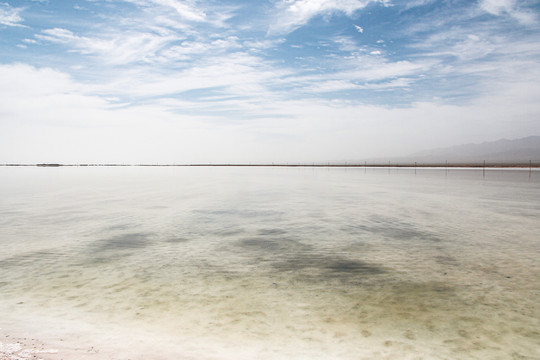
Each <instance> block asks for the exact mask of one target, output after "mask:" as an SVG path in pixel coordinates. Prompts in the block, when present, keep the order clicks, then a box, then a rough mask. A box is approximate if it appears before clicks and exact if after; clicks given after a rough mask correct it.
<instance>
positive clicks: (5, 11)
mask: <svg viewBox="0 0 540 360" xmlns="http://www.w3.org/2000/svg"><path fill="white" fill-rule="evenodd" d="M22 10H23V8H14V7H12V6H10V5H9V4H8V3H0V25H4V26H23V25H22V24H21V22H22V21H23V18H22V17H21V16H20V15H19V14H20V13H21V11H22Z"/></svg>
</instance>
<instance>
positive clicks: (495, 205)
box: [0, 167, 540, 359]
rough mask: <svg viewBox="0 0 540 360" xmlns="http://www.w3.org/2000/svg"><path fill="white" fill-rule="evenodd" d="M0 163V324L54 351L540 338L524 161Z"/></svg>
mask: <svg viewBox="0 0 540 360" xmlns="http://www.w3.org/2000/svg"><path fill="white" fill-rule="evenodd" d="M0 179H1V188H0V246H1V247H0V293H1V296H0V335H1V334H2V333H1V332H4V333H6V334H7V333H10V332H12V333H25V332H26V333H33V334H36V335H32V336H35V337H38V336H39V337H41V339H42V340H44V341H45V342H48V343H49V344H51V346H56V347H58V348H59V353H58V354H56V355H50V357H51V358H54V359H56V358H62V355H64V358H66V356H67V355H68V353H69V354H71V353H75V354H78V355H77V356H75V357H74V358H83V355H84V356H85V357H84V358H86V357H88V358H92V359H109V358H112V359H148V358H149V356H150V357H151V358H154V359H182V358H195V359H225V358H226V359H252V358H258V359H282V358H289V359H329V358H334V359H372V358H382V359H391V358H395V359H404V358H411V359H416V358H425V359H455V358H470V359H486V358H489V359H509V358H519V359H521V358H523V359H538V358H540V340H539V339H540V331H539V329H540V306H539V305H538V304H539V303H540V301H539V299H540V260H539V259H540V235H539V233H540V231H539V230H540V225H539V224H540V173H538V172H533V173H532V175H531V176H530V177H529V172H528V170H521V171H511V170H501V171H496V170H488V171H486V176H485V177H483V176H482V171H481V170H480V171H477V170H454V169H452V170H450V171H449V172H448V173H446V171H445V170H444V169H440V170H428V169H419V170H417V174H416V175H415V174H414V170H412V169H409V170H408V169H399V170H397V169H390V171H388V170H387V169H367V171H366V170H365V169H363V168H358V169H324V168H315V169H313V168H175V167H167V168H154V167H153V168H137V167H122V168H77V167H74V168H67V167H63V168H33V167H32V168H0ZM60 339H62V341H61V342H60ZM0 341H4V340H2V339H0ZM4 342H6V341H4ZM64 348H65V353H64V354H62V351H63V349H64ZM77 349H78V350H77ZM89 349H93V350H92V351H90V350H89ZM68 350H69V351H71V352H69V351H68ZM149 354H150V355H149ZM54 356H57V357H54Z"/></svg>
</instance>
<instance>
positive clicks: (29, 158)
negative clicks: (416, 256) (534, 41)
mask: <svg viewBox="0 0 540 360" xmlns="http://www.w3.org/2000/svg"><path fill="white" fill-rule="evenodd" d="M233 60H234V59H231V61H230V62H231V63H230V64H225V63H224V67H221V69H225V70H222V71H224V72H225V77H228V76H231V74H232V73H234V72H239V73H240V74H243V73H244V71H246V70H248V69H249V66H254V64H253V63H254V62H255V61H256V60H257V59H253V58H249V57H244V58H243V59H242V60H240V59H236V60H234V61H233ZM240 63H243V64H244V67H242V66H241V65H239V64H240ZM235 64H236V65H235ZM219 69H220V67H219V66H217V64H216V67H214V68H212V67H208V68H207V69H206V70H205V71H202V70H201V71H202V72H201V74H202V73H205V74H206V75H205V76H204V77H199V78H192V79H188V80H187V81H200V80H201V79H205V78H206V79H207V81H210V78H211V77H217V76H218V75H217V74H219ZM257 74H258V72H257V71H254V70H253V71H251V73H250V74H247V75H246V76H245V77H243V80H241V79H238V80H237V81H238V85H239V86H241V85H243V82H245V83H246V84H250V83H252V82H257V81H260V80H263V81H264V76H263V77H258V75H257ZM265 76H271V75H270V74H267V75H265ZM0 79H2V86H1V87H0V113H1V114H2V116H1V117H0V129H1V131H0V163H5V162H29V163H35V162H41V161H43V162H75V163H79V162H81V163H84V162H131V163H139V162H152V163H155V162H165V163H182V162H236V161H238V162H250V161H253V162H254V161H268V162H272V161H327V160H336V159H337V160H340V159H358V160H362V159H365V158H371V157H379V156H390V155H395V154H406V153H409V152H414V151H417V150H421V149H424V148H433V147H440V146H450V145H454V144H455V143H457V142H459V143H464V142H478V141H486V140H488V139H491V140H495V139H498V138H500V137H502V136H506V137H510V138H511V137H520V136H522V134H523V133H524V132H529V133H539V132H540V123H538V121H537V120H536V119H537V115H538V114H540V103H538V101H537V94H538V93H539V91H540V85H539V83H537V82H535V81H534V80H530V81H528V82H526V83H523V82H516V83H512V84H506V85H507V86H506V87H504V88H498V89H497V88H495V89H494V92H493V93H492V94H490V96H489V97H485V98H479V99H475V100H474V101H472V102H471V103H470V104H468V105H462V106H456V105H445V104H441V103H436V102H423V103H415V104H412V105H411V106H409V107H403V108H389V107H383V106H373V105H372V106H369V105H359V104H358V103H357V102H350V101H343V100H341V101H325V100H320V99H313V100H309V99H303V100H288V99H283V98H282V99H277V98H272V97H266V96H261V98H260V99H259V102H257V99H255V98H253V99H251V100H250V101H242V100H235V99H222V100H220V99H215V103H214V102H212V101H207V102H204V103H202V102H197V101H189V100H187V99H184V100H181V99H178V98H177V99H162V100H159V101H155V102H152V103H151V104H148V105H138V106H132V107H122V108H117V107H115V106H114V105H112V104H110V103H109V102H108V101H107V100H106V99H105V98H101V97H97V96H95V95H91V94H92V93H95V87H94V86H88V85H85V84H81V83H77V82H76V81H74V80H73V79H72V78H71V77H69V76H68V75H66V74H64V73H62V72H59V71H55V70H52V69H48V68H41V69H39V68H34V67H30V66H27V65H22V64H15V65H0ZM181 80H182V79H181V77H180V76H179V77H178V78H177V79H175V81H177V82H178V83H179V82H180V81H181ZM397 81H402V80H397ZM155 85H156V87H158V86H160V85H167V84H165V83H161V84H158V83H156V84H155ZM336 85H337V87H339V86H340V84H337V83H336ZM394 85H399V84H394ZM119 93H120V92H119ZM264 95H266V94H264ZM113 101H115V100H114V99H113ZM213 104H215V105H216V106H217V109H227V110H229V109H230V110H235V109H240V110H242V111H244V110H245V111H247V112H249V114H250V116H249V117H251V118H250V119H248V120H246V121H241V122H238V121H235V119H234V116H232V117H231V115H230V114H229V113H227V112H226V111H223V112H220V113H218V112H215V113H214V114H213V115H211V116H210V115H205V114H204V113H203V111H200V110H201V109H202V108H204V107H205V106H206V107H208V106H213ZM190 108H191V109H194V110H196V113H197V115H196V116H195V115H190V114H189V111H187V112H185V113H179V112H178V110H179V109H190ZM515 119H520V120H519V121H520V126H518V127H516V126H515V121H516V120H515ZM435 120H436V121H435ZM418 129H421V131H419V130H418ZM43 134H47V135H46V136H43ZM230 144H235V146H230Z"/></svg>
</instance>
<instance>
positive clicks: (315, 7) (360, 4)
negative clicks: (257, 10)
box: [269, 0, 385, 34]
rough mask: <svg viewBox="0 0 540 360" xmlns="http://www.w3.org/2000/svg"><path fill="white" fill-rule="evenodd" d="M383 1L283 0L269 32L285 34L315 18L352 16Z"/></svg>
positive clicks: (278, 5) (277, 6)
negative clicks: (334, 14) (336, 13)
mask: <svg viewBox="0 0 540 360" xmlns="http://www.w3.org/2000/svg"><path fill="white" fill-rule="evenodd" d="M372 2H380V3H385V1H381V0H281V1H280V2H278V3H277V4H276V13H275V21H274V22H273V23H272V24H271V25H270V29H269V32H270V33H273V34H285V33H289V32H291V31H294V30H296V29H297V28H299V27H301V26H302V25H305V24H306V23H308V22H309V20H311V19H312V18H313V17H315V16H319V15H327V14H332V13H334V12H342V13H345V14H346V15H347V16H352V15H353V14H354V13H355V12H356V11H357V10H360V9H363V8H365V7H366V6H367V5H368V4H369V3H372Z"/></svg>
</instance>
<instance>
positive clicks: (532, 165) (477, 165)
mask: <svg viewBox="0 0 540 360" xmlns="http://www.w3.org/2000/svg"><path fill="white" fill-rule="evenodd" d="M0 166H37V167H61V166H68V167H116V166H118V167H122V166H124V167H319V168H475V169H476V168H479V169H483V168H486V169H487V168H527V169H528V168H540V163H536V162H535V163H533V162H527V163H525V162H524V163H483V162H482V163H442V164H441V163H416V164H415V163H413V164H411V163H396V164H392V163H387V164H380V163H375V164H368V163H365V164H358V163H340V164H337V163H334V164H332V163H326V164H321V163H311V164H309V163H294V164H287V163H285V164H281V163H278V164H264V163H260V164H206V163H196V164H56V163H43V164H0Z"/></svg>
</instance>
